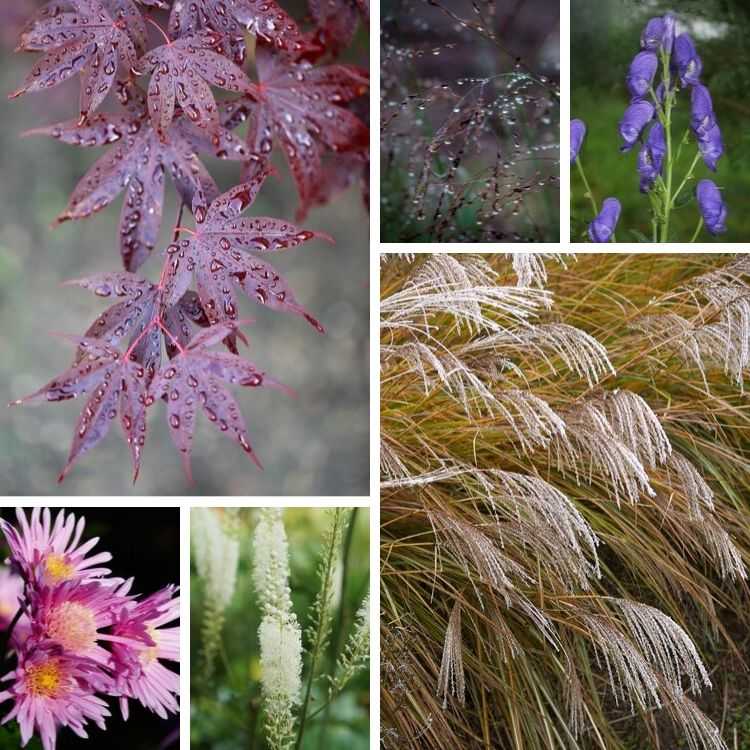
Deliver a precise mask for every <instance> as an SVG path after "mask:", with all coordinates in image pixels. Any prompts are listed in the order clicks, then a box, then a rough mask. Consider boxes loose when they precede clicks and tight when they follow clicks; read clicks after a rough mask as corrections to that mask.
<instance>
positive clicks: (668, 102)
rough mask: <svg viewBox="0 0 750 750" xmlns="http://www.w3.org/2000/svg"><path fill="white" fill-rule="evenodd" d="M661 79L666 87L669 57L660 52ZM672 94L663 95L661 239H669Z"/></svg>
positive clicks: (671, 167) (665, 240)
mask: <svg viewBox="0 0 750 750" xmlns="http://www.w3.org/2000/svg"><path fill="white" fill-rule="evenodd" d="M661 63H662V81H663V82H664V86H665V88H666V86H667V84H668V82H669V57H668V56H667V55H666V54H665V53H664V51H662V52H661ZM673 97H674V94H673V93H672V92H671V91H669V90H667V91H666V93H665V96H664V133H665V136H666V139H667V179H666V193H665V197H664V221H663V223H662V226H661V241H662V242H668V241H669V212H670V210H671V209H672V169H673V166H674V164H673V162H672V106H673V103H674V102H673Z"/></svg>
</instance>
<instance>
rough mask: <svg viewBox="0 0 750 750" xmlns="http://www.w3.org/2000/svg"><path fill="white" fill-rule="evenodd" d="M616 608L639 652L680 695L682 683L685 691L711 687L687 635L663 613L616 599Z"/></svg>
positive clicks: (625, 600)
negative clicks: (685, 685) (686, 684)
mask: <svg viewBox="0 0 750 750" xmlns="http://www.w3.org/2000/svg"><path fill="white" fill-rule="evenodd" d="M617 605H618V607H619V609H620V612H622V615H623V617H624V618H625V623H626V625H627V627H628V629H629V630H630V633H631V636H632V637H633V640H634V641H635V643H636V645H637V646H638V648H639V649H640V651H641V653H642V654H644V656H646V658H647V659H648V660H649V663H650V664H652V665H653V666H654V667H655V668H656V669H657V670H658V671H659V672H660V673H661V674H662V675H663V676H664V677H665V678H666V679H667V680H668V681H669V683H670V684H671V685H672V688H673V692H682V689H683V685H682V680H683V678H686V679H687V681H688V689H689V690H690V692H693V693H700V691H701V690H702V689H703V688H704V687H707V688H710V687H711V680H710V679H709V677H708V672H706V668H705V667H704V666H703V662H702V661H701V658H700V656H698V652H697V651H696V649H695V646H694V645H693V642H692V641H691V640H690V638H689V636H688V634H687V633H686V632H685V631H684V630H683V629H682V628H681V627H680V626H679V625H678V624H677V623H676V622H675V621H674V620H673V619H672V618H671V617H668V616H667V615H665V614H664V613H663V612H661V611H659V610H658V609H655V608H654V607H649V606H648V605H646V604H641V603H639V602H633V601H629V600H627V599H618V600H617Z"/></svg>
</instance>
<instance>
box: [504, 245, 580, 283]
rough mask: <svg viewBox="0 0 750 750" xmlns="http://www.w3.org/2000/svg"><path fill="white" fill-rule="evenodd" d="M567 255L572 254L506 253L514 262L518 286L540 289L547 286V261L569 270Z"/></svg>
mask: <svg viewBox="0 0 750 750" xmlns="http://www.w3.org/2000/svg"><path fill="white" fill-rule="evenodd" d="M566 255H572V253H506V257H510V258H511V260H512V263H513V270H514V271H515V272H516V276H517V278H518V286H537V287H539V288H540V289H543V288H544V287H545V286H546V285H547V267H546V265H545V261H546V260H552V261H555V262H557V263H559V264H560V265H561V266H562V267H563V268H567V265H566V264H565V256H566Z"/></svg>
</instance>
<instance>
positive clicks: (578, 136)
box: [570, 120, 586, 164]
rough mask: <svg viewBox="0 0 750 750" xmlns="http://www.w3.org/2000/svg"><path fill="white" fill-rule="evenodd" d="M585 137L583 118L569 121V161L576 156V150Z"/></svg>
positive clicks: (579, 147) (578, 149)
mask: <svg viewBox="0 0 750 750" xmlns="http://www.w3.org/2000/svg"><path fill="white" fill-rule="evenodd" d="M585 137H586V123H585V122H584V121H583V120H571V121H570V163H571V164H572V163H573V162H574V161H575V160H576V159H577V158H578V152H579V151H580V150H581V146H582V145H583V139H584V138H585Z"/></svg>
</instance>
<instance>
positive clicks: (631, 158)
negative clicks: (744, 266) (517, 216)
mask: <svg viewBox="0 0 750 750" xmlns="http://www.w3.org/2000/svg"><path fill="white" fill-rule="evenodd" d="M667 11H672V12H673V13H675V14H676V16H677V18H678V32H682V31H687V32H688V33H690V35H691V36H692V37H693V40H694V42H695V45H696V48H697V50H698V54H699V55H700V57H701V58H702V60H703V75H702V81H703V83H704V84H705V85H706V86H708V88H709V90H710V91H711V95H712V97H713V102H714V109H715V111H716V115H717V117H718V121H719V125H720V127H721V131H722V136H723V139H724V156H723V157H722V158H721V160H720V161H719V166H718V170H717V172H716V174H715V175H714V174H713V173H712V172H710V170H709V169H708V167H706V166H705V165H704V164H703V162H701V163H700V164H699V166H698V168H697V169H696V172H695V175H696V178H697V179H698V180H700V179H703V178H707V177H710V178H711V179H713V180H714V181H715V182H716V184H717V185H718V186H719V187H721V188H723V191H722V192H723V196H724V200H725V201H726V203H727V207H728V211H729V217H728V220H727V232H726V233H725V234H721V235H719V236H718V237H712V236H711V235H710V234H709V233H708V232H707V231H706V230H705V229H704V230H703V231H702V232H701V234H700V236H699V238H698V240H697V241H699V242H741V241H743V240H746V239H748V238H750V214H748V212H747V211H746V210H745V206H746V204H747V199H748V196H749V195H750V129H748V127H747V116H748V113H750V104H748V100H747V96H748V92H750V41H749V39H750V37H749V36H748V32H750V3H748V2H747V0H685V1H683V2H679V3H673V4H669V3H663V2H654V1H653V0H645V1H643V2H633V1H632V0H630V1H629V0H572V2H571V108H570V112H571V115H570V116H571V117H572V118H580V119H582V120H583V121H584V122H585V123H586V126H587V128H588V132H587V135H586V140H585V142H584V146H583V149H582V152H581V154H582V163H583V166H584V168H585V170H586V176H587V177H588V180H589V183H590V185H591V188H592V191H593V193H594V195H595V197H596V199H597V201H598V202H599V204H601V201H602V199H603V198H606V197H608V196H614V197H616V198H618V199H619V200H620V202H621V203H622V216H621V217H620V222H619V224H618V228H617V240H618V242H633V241H634V240H638V239H642V238H640V237H639V235H638V234H634V232H635V233H640V234H642V235H645V236H647V237H650V236H651V222H650V204H649V200H648V197H647V196H646V195H643V194H641V193H640V192H639V189H638V172H637V170H636V159H637V155H638V147H636V148H634V149H633V150H632V151H630V152H629V153H627V154H621V153H620V151H619V147H620V145H621V142H622V141H621V139H620V136H619V133H618V131H617V125H618V123H619V121H620V119H621V118H622V114H623V112H624V110H625V108H626V106H627V104H628V101H629V94H628V92H627V89H626V86H625V76H626V75H627V72H628V67H629V65H630V61H631V60H632V58H633V57H634V56H635V54H636V53H637V52H638V51H639V49H640V47H639V43H640V41H639V40H640V34H641V30H642V29H643V26H644V25H645V23H646V21H647V20H648V19H649V18H651V17H653V16H657V15H663V14H664V13H666V12H667ZM676 112H677V116H676V117H675V122H676V125H675V126H673V131H672V132H673V137H674V138H675V139H679V138H680V137H681V136H682V134H683V133H684V132H685V129H686V128H687V126H688V123H689V112H690V94H689V92H684V93H681V94H680V95H679V97H678V107H677V110H676ZM695 148H696V147H695V145H694V141H691V144H690V146H689V147H685V148H684V149H683V153H682V158H681V160H680V163H679V164H678V165H677V166H676V168H675V172H674V174H675V175H676V178H677V180H678V184H679V182H680V181H682V178H683V177H684V175H685V173H686V172H687V170H688V168H689V166H690V162H691V161H692V159H693V157H694V155H695ZM687 190H688V188H686V191H687ZM689 192H690V194H691V196H692V195H694V192H695V183H692V185H691V186H690V188H689ZM583 194H584V188H583V184H582V182H581V179H580V176H579V175H578V172H577V170H576V169H575V167H571V240H572V241H581V240H582V239H583V238H584V235H585V232H586V227H587V226H588V223H589V222H590V221H591V218H592V216H591V206H590V204H589V202H588V200H587V199H584V197H583ZM698 216H699V214H698V210H697V205H696V202H695V199H694V198H691V201H690V202H689V203H688V204H687V205H685V206H684V207H682V208H678V209H677V210H676V211H674V212H673V213H672V214H671V217H670V224H671V225H672V229H671V230H670V234H671V236H672V241H674V242H689V241H690V238H691V237H692V236H693V232H694V231H695V228H696V226H697V223H698ZM585 241H588V236H587V235H586V237H585Z"/></svg>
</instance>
